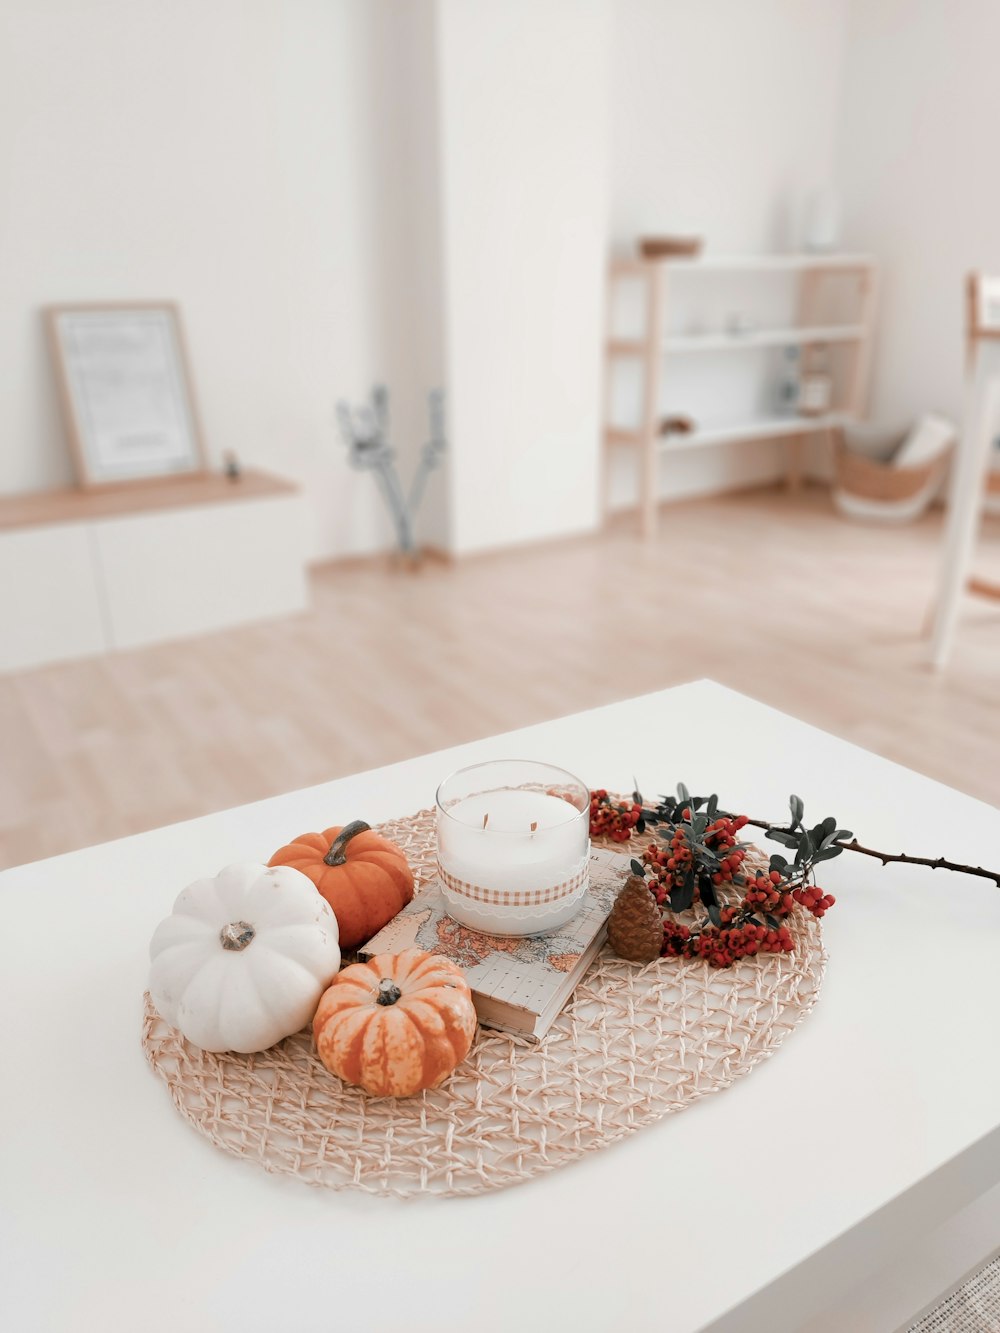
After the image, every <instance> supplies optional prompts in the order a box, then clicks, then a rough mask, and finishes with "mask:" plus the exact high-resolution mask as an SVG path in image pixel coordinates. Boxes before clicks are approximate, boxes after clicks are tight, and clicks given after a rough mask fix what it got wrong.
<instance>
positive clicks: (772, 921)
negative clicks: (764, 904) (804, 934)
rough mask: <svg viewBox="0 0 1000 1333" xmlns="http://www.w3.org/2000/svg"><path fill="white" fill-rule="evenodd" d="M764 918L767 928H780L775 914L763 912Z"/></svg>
mask: <svg viewBox="0 0 1000 1333" xmlns="http://www.w3.org/2000/svg"><path fill="white" fill-rule="evenodd" d="M764 920H765V921H766V922H767V928H768V930H780V929H781V922H780V921H779V920H778V918H777V917H776V916H772V915H771V913H770V912H765V913H764Z"/></svg>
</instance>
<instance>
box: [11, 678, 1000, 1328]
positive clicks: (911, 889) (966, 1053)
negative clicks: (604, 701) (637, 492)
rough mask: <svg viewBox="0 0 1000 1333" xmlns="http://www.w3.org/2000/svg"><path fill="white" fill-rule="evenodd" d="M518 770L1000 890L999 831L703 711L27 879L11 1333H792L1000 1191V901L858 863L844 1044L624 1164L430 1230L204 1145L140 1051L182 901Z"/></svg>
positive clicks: (414, 1212)
mask: <svg viewBox="0 0 1000 1333" xmlns="http://www.w3.org/2000/svg"><path fill="white" fill-rule="evenodd" d="M858 707H859V710H860V709H863V707H864V702H863V701H862V700H859V701H858ZM919 725H920V722H919V718H915V719H914V726H919ZM501 756H517V757H523V758H535V759H544V760H549V761H551V762H553V763H557V764H561V765H564V766H565V767H567V768H569V769H570V770H572V771H574V772H576V773H578V774H579V775H580V776H581V777H583V778H584V779H585V780H587V781H589V782H590V784H591V785H601V786H606V787H608V788H625V789H630V788H631V782H632V775H633V773H634V774H636V776H637V777H638V779H639V782H640V784H641V785H643V787H644V790H645V792H646V794H647V795H651V794H653V793H655V792H656V791H657V790H661V789H664V788H669V787H671V786H672V785H673V784H674V783H675V782H676V781H677V780H678V779H680V780H683V781H685V782H687V783H688V785H689V786H690V787H691V788H693V789H698V790H705V791H707V790H710V789H713V790H718V791H719V793H720V796H721V799H722V801H723V803H724V804H725V805H726V806H727V807H728V808H731V809H738V810H746V811H747V812H748V813H749V814H751V815H754V816H757V817H771V818H776V819H777V818H780V817H781V816H782V815H783V813H784V811H785V809H786V800H787V796H788V793H789V791H791V790H794V791H796V792H798V793H799V794H800V795H801V796H803V798H804V799H805V802H806V816H807V818H808V817H810V816H812V817H813V818H815V819H819V818H822V817H823V816H825V815H826V814H835V815H837V817H838V818H839V820H840V822H841V823H842V824H846V826H847V827H849V828H853V829H854V830H855V831H856V832H857V833H858V834H859V835H860V836H862V840H865V839H867V841H868V842H869V843H870V844H872V845H875V846H879V847H883V848H886V849H888V850H900V849H905V850H907V851H911V852H915V853H924V854H938V853H946V854H947V853H950V854H952V855H953V856H956V857H957V858H958V859H968V860H969V861H972V862H974V863H980V864H986V865H996V864H998V863H1000V813H998V812H997V811H995V810H993V809H992V808H990V807H988V806H985V805H983V804H981V803H980V802H977V801H974V800H972V799H970V798H969V797H966V796H962V795H960V794H959V793H957V792H955V791H952V790H950V789H948V788H945V787H942V786H940V785H939V784H937V783H934V782H932V781H930V780H929V779H927V778H924V777H921V776H919V775H917V774H915V773H912V772H910V771H908V770H906V769H903V768H900V767H898V766H897V765H894V764H891V763H889V762H888V761H886V760H883V759H880V758H877V757H875V756H873V755H870V754H868V753H866V752H865V751H863V750H860V749H858V748H856V747H855V746H852V745H849V744H847V743H845V742H843V741H840V740H836V739H834V738H833V737H831V736H828V735H826V734H824V733H823V732H820V731H817V730H815V729H814V728H812V727H808V726H806V725H804V724H802V723H800V722H797V721H794V720H793V719H791V718H788V717H786V716H784V715H783V714H781V713H778V712H776V711H774V710H772V709H770V708H766V707H764V706H762V705H760V704H757V703H754V702H752V701H751V700H749V699H746V698H744V697H742V696H741V695H738V694H735V693H733V692H731V691H729V690H726V689H723V688H722V687H720V686H718V685H715V684H712V683H710V682H705V681H702V682H698V683H697V684H693V685H687V686H682V687H679V688H677V689H672V690H666V691H663V692H662V693H659V694H653V695H648V696H646V697H645V698H641V699H633V700H629V701H626V702H623V703H620V704H613V705H610V706H608V707H606V708H600V709H596V710H593V711H592V712H589V713H581V714H578V715H576V716H574V717H566V718H562V719H559V720H557V721H554V722H549V723H544V724H542V725H540V726H535V727H529V728H526V729H525V730H522V731H517V732H512V733H509V734H508V735H506V736H500V737H496V738H493V739H491V740H485V741H481V742H476V743H473V744H470V745H465V746H460V747H457V748H456V749H453V750H448V751H442V752H440V753H437V754H434V755H428V756H425V757H423V758H419V759H415V760H412V761H409V762H406V763H402V764H396V765H393V766H392V767H389V768H383V769H378V770H374V771H371V772H368V773H363V774H361V775H359V776H357V777H352V778H345V779H343V780H340V781H336V782H331V783H328V784H325V785H323V786H318V787H313V788H310V789H308V790H304V791H300V792H295V793H292V794H290V795H287V796H281V797H276V798H274V799H272V800H267V801H263V802H260V803H258V804H255V805H248V806H244V807H242V808H240V809H235V810H229V811H225V812H223V813H220V814H216V815H209V816H206V817H205V818H202V819H196V820H192V821H190V822H188V823H185V824H178V825H174V826H173V827H170V828H164V829H158V830H155V831H153V832H151V833H145V834H140V835H137V836H135V837H131V838H125V839H122V840H121V841H119V842H114V843H108V844H106V845H104V846H100V847H92V848H88V849H86V850H84V851H79V852H72V853H69V854H67V855H65V856H59V857H54V858H52V859H51V860H48V861H42V862H38V863H36V864H33V865H28V866H23V867H19V868H17V869H14V870H10V871H8V872H6V873H5V874H4V875H3V876H0V895H2V897H0V922H2V926H0V1014H2V1021H3V1056H4V1059H3V1064H2V1075H0V1077H2V1087H0V1327H3V1328H5V1329H10V1330H18V1333H28V1331H29V1330H41V1329H45V1330H73V1331H74V1333H77V1331H83V1330H100V1333H117V1330H122V1331H123V1333H125V1331H126V1330H127V1331H128V1333H134V1330H138V1329H142V1330H145V1331H146V1333H157V1331H159V1330H164V1331H166V1330H170V1333H181V1330H184V1333H200V1331H201V1330H229V1329H233V1330H237V1329H239V1330H258V1329H259V1330H278V1329H282V1330H284V1329H288V1330H294V1331H295V1333H311V1331H312V1330H324V1331H326V1330H334V1329H342V1328H348V1327H353V1326H355V1325H354V1321H356V1320H357V1321H360V1320H365V1321H366V1322H368V1323H370V1324H371V1325H372V1326H377V1327H378V1328H379V1329H404V1328H405V1329H406V1330H407V1331H408V1333H421V1331H422V1330H434V1333H441V1330H443V1329H446V1330H463V1331H464V1330H471V1329H476V1330H483V1331H484V1333H486V1331H492V1330H498V1331H499V1330H505V1331H506V1330H510V1329H514V1328H517V1329H518V1330H521V1331H522V1333H527V1331H529V1330H535V1329H546V1330H562V1329H566V1330H570V1329H573V1330H606V1329H619V1328H621V1329H624V1328H626V1327H627V1328H629V1329H664V1330H669V1331H670V1333H687V1330H693V1329H700V1328H704V1327H707V1326H708V1325H710V1324H712V1322H713V1321H715V1320H722V1322H721V1323H720V1325H719V1327H720V1328H725V1329H726V1330H729V1329H737V1328H739V1329H753V1330H755V1331H757V1333H763V1331H764V1330H767V1331H768V1333H777V1331H778V1330H781V1329H794V1328H796V1327H797V1325H798V1323H799V1320H800V1319H802V1318H805V1316H806V1315H807V1314H808V1313H809V1312H810V1311H811V1310H813V1309H814V1308H816V1307H818V1306H822V1304H823V1303H824V1301H826V1300H827V1299H828V1298H831V1294H832V1293H836V1292H837V1291H838V1290H843V1288H844V1287H845V1286H846V1285H848V1284H850V1283H852V1282H854V1281H855V1280H858V1279H859V1278H861V1277H863V1276H864V1274H865V1273H866V1272H867V1271H868V1270H869V1269H871V1268H872V1267H873V1266H875V1265H876V1264H878V1263H881V1262H882V1261H883V1260H884V1259H885V1258H887V1257H888V1256H889V1255H890V1254H891V1253H892V1252H893V1251H894V1250H895V1249H897V1248H898V1247H899V1246H901V1245H902V1244H903V1243H905V1241H906V1239H907V1237H908V1236H911V1235H913V1234H916V1233H917V1232H919V1231H922V1230H923V1229H925V1228H928V1227H930V1226H931V1225H933V1224H935V1223H936V1222H938V1221H940V1220H941V1219H942V1218H943V1217H944V1216H945V1215H947V1214H948V1213H949V1212H950V1211H952V1210H953V1209H955V1208H957V1207H958V1206H959V1205H961V1204H962V1203H964V1202H965V1201H966V1200H967V1199H968V1198H971V1197H974V1196H975V1195H977V1194H978V1193H980V1192H981V1191H983V1190H985V1189H987V1188H988V1187H989V1186H990V1185H992V1184H993V1183H995V1182H996V1181H997V1180H998V1179H1000V1128H998V1127H1000V1060H998V1059H997V1055H996V1031H997V1015H998V1012H1000V969H998V966H997V958H998V953H1000V890H997V889H995V888H992V887H991V886H990V885H989V884H988V883H985V882H979V881H976V880H972V879H967V878H963V877H959V876H957V875H951V874H947V873H945V872H941V871H938V872H933V871H930V870H922V869H918V868H911V867H901V866H891V867H889V868H887V869H885V870H883V869H880V867H879V865H878V863H876V862H871V861H869V860H867V859H866V858H863V857H858V856H855V855H851V854H848V853H845V854H844V855H843V856H841V857H840V858H839V859H838V860H836V861H834V862H832V863H831V864H830V865H829V866H827V867H824V872H825V873H824V875H823V883H824V887H826V888H828V889H829V890H830V891H831V892H833V893H835V894H836V895H837V897H838V900H839V901H838V904H837V907H836V908H835V909H834V910H833V911H832V912H831V913H830V914H829V915H828V916H827V918H826V921H825V923H824V927H825V934H826V939H827V942H828V947H829V952H830V967H829V972H828V975H827V980H826V983H825V986H824V989H823V992H822V995H821V997H820V1001H819V1004H818V1006H817V1008H816V1010H815V1011H814V1013H813V1014H812V1015H811V1016H810V1017H809V1018H808V1019H807V1020H806V1022H805V1023H804V1024H803V1026H802V1027H801V1028H800V1029H799V1030H798V1031H797V1032H796V1033H795V1034H793V1036H792V1037H791V1038H790V1039H789V1040H788V1041H787V1042H786V1044H785V1045H784V1046H783V1047H782V1048H781V1049H780V1050H779V1051H778V1053H777V1054H776V1055H775V1056H774V1058H773V1059H771V1060H770V1061H768V1062H766V1063H764V1064H763V1065H761V1066H759V1067H758V1068H757V1069H755V1070H754V1071H753V1072H752V1073H751V1074H750V1075H749V1076H748V1077H747V1078H745V1079H743V1080H742V1081H740V1082H739V1083H737V1084H736V1085H735V1086H734V1087H732V1088H730V1089H728V1090H727V1091H725V1092H723V1093H722V1094H720V1095H717V1096H714V1097H709V1098H706V1099H705V1100H703V1101H702V1102H699V1103H698V1104H696V1105H695V1106H693V1107H691V1108H689V1109H688V1110H687V1111H685V1112H684V1113H683V1114H682V1115H678V1116H670V1117H668V1118H667V1119H666V1120H664V1121H663V1122H661V1123H660V1124H659V1125H657V1126H654V1127H652V1128H649V1129H645V1130H643V1131H641V1132H640V1133H638V1134H637V1135H635V1136H633V1137H632V1138H631V1139H630V1140H628V1141H627V1142H625V1143H623V1144H620V1145H618V1146H616V1147H614V1148H611V1149H609V1150H607V1151H604V1152H600V1153H597V1154H594V1155H592V1156H590V1157H588V1158H587V1159H586V1160H583V1161H581V1162H578V1163H576V1164H575V1165H572V1166H570V1167H567V1168H564V1169H563V1170H560V1171H557V1172H556V1173H554V1174H553V1175H550V1176H546V1177H543V1178H541V1179H538V1180H535V1181H533V1182H530V1183H528V1184H526V1185H522V1186H519V1187H518V1188H516V1189H512V1190H508V1191H505V1192H502V1193H498V1194H492V1195H484V1196H481V1197H478V1198H475V1199H466V1200H458V1201H455V1200H451V1201H437V1200H428V1201H415V1202H409V1203H405V1204H403V1203H398V1202H396V1201H392V1200H385V1199H373V1198H368V1197H365V1196H361V1195H356V1194H351V1193H340V1194H337V1193H333V1192H328V1191H324V1190H318V1189H310V1188H308V1187H306V1186H305V1185H303V1184H301V1183H299V1182H298V1181H295V1180H292V1179H287V1178H283V1177H275V1176H269V1175H267V1174H265V1173H264V1172H263V1171H262V1170H260V1169H259V1168H257V1167H256V1166H254V1165H253V1164H251V1163H249V1162H239V1161H236V1160H234V1159H232V1158H229V1157H227V1156H225V1155H224V1154H222V1153H221V1152H219V1151H218V1150H216V1149H215V1148H213V1147H212V1146H211V1145H210V1144H209V1143H208V1142H207V1141H206V1140H204V1139H202V1138H201V1137H200V1136H199V1135H198V1134H197V1133H196V1132H194V1131H193V1130H192V1129H191V1128H190V1127H189V1126H188V1125H187V1124H186V1123H185V1122H184V1121H183V1120H182V1119H181V1117H180V1116H179V1115H178V1114H177V1113H176V1111H175V1110H174V1108H173V1106H172V1104H171V1103H170V1100H169V1098H168V1095H167V1093H166V1090H165V1089H164V1087H163V1085H162V1084H161V1083H160V1082H159V1080H158V1079H157V1078H156V1077H155V1076H154V1075H153V1074H152V1073H151V1072H150V1071H149V1069H148V1068H147V1066H146V1063H145V1061H144V1059H143V1056H142V1052H141V1049H140V1045H139V1027H140V1011H141V996H142V992H143V989H144V986H145V981H146V971H147V953H146V949H147V942H148V939H149V936H150V935H151V933H152V931H153V928H154V926H155V925H156V923H157V921H158V920H159V919H160V917H161V916H163V915H164V914H165V913H166V912H167V911H168V910H169V908H170V905H171V903H172V901H173V898H174V896H175V894H176V893H177V892H178V890H179V889H180V888H182V887H183V886H184V885H185V884H187V883H188V882H189V881H190V880H192V879H194V878H196V877H198V876H201V875H204V874H206V873H214V872H215V871H216V870H217V869H219V868H220V867H221V866H222V865H224V864H226V863H228V862H230V861H234V860H252V859H260V860H266V859H267V857H268V855H269V854H270V853H271V852H272V851H273V850H274V848H275V847H277V846H278V845H279V844H280V843H282V842H284V841H286V840H287V839H288V838H289V837H291V836H293V835H295V834H297V833H299V832H301V831H303V830H305V829H309V828H322V827H324V826H326V825H329V824H333V823H342V822H346V821H347V820H349V819H352V818H356V817H364V818H366V819H368V820H370V821H372V822H376V821H378V820H380V819H384V818H387V817H390V816H394V815H401V814H405V813H409V812H411V811H413V810H416V809H418V808H420V807H421V806H425V805H427V804H429V803H431V801H432V799H433V792H434V788H435V785H436V783H437V782H438V781H439V779H440V778H441V777H442V776H443V775H444V774H446V773H447V772H448V771H450V770H451V769H453V768H455V767H458V766H460V765H462V764H468V763H472V762H476V761H478V760H482V759H487V758H490V757H501ZM995 1239H996V1238H994V1240H995ZM987 1248H989V1241H988V1240H987V1241H985V1243H984V1252H985V1250H986V1249H987ZM727 1312H728V1313H727ZM723 1316H725V1318H724V1319H723Z"/></svg>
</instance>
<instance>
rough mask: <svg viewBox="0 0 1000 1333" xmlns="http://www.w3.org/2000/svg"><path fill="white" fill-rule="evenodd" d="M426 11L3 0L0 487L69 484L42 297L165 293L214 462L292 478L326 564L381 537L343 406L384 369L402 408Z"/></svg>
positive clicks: (411, 392) (407, 403) (298, 4)
mask: <svg viewBox="0 0 1000 1333" xmlns="http://www.w3.org/2000/svg"><path fill="white" fill-rule="evenodd" d="M428 9H429V6H428V3H426V0H420V2H419V3H418V2H414V3H412V4H410V3H403V0H395V3H394V2H393V0H295V3H285V2H283V0H252V2H251V3H248V2H247V0H170V3H169V4H164V3H162V2H161V0H30V2H29V0H0V365H2V366H3V372H4V373H3V376H2V377H0V491H18V490H32V489H39V488H44V487H47V486H53V485H58V484H64V483H67V482H68V481H69V480H70V469H69V464H68V459H67V454H66V448H65V444H64V439H63V434H62V426H61V422H60V420H59V418H58V414H57V411H56V408H55V401H54V395H53V389H52V379H51V372H50V368H49V364H48V360H47V356H46V352H45V348H44V345H43V341H42V335H41V330H40V322H39V318H38V309H39V307H40V306H41V305H43V304H45V303H46V302H59V301H74V300H76V301H86V300H101V299H114V298H121V299H130V298H136V299H142V298H160V297H168V298H173V299H176V300H177V301H179V302H180V304H181V306H182V309H183V313H184V316H185V322H186V329H187V333H188V338H189V342H190V346H191V351H192V357H193V363H194V378H195V390H196V393H197V395H198V398H199V403H200V407H201V410H202V415H203V418H204V423H205V430H206V435H207V441H208V446H209V449H210V452H211V454H212V456H213V458H214V460H216V461H218V459H219V458H220V456H221V453H222V451H223V450H225V449H230V448H232V449H235V450H236V451H237V452H238V453H239V455H240V456H241V458H243V459H244V461H245V462H246V463H248V464H256V465H258V466H262V467H267V468H271V469H273V470H274V471H276V472H280V473H283V474H285V475H289V476H293V477H298V478H300V479H301V480H302V481H303V482H305V483H306V485H307V486H308V488H309V491H310V495H311V498H312V501H313V513H314V516H315V531H314V534H313V540H312V550H313V552H314V554H316V555H319V556H322V555H333V554H338V553H342V552H347V551H352V552H356V551H364V550H370V549H373V548H376V547H379V546H381V545H383V544H384V542H385V539H386V536H387V533H388V527H387V524H386V523H385V521H384V518H383V515H382V512H381V508H380V506H379V504H378V500H377V497H376V495H375V492H374V488H373V486H372V483H371V479H370V478H369V477H366V476H361V475H358V474H356V473H353V472H351V471H350V470H349V469H348V468H347V467H346V465H345V463H344V460H343V450H342V448H341V445H340V443H339V440H338V438H337V436H336V434H335V429H334V426H335V423H334V415H333V404H334V401H335V399H336V398H337V397H339V396H347V397H350V398H352V399H358V398H360V397H361V396H362V395H364V394H366V393H367V392H368V389H369V388H370V386H371V384H372V382H373V381H374V380H375V379H377V378H379V377H389V378H390V383H392V382H393V372H396V383H395V384H394V387H395V388H396V389H397V390H398V391H399V393H400V398H401V400H402V401H401V406H402V409H403V416H404V418H405V421H406V423H407V424H409V422H410V421H411V419H412V417H413V414H414V407H413V402H414V400H415V399H416V397H417V393H416V391H415V388H414V385H413V383H411V382H410V381H409V380H407V381H406V383H405V384H403V383H400V382H399V379H398V376H399V366H400V361H401V360H402V359H403V358H401V356H400V354H399V351H398V348H399V340H400V337H404V336H405V337H406V338H410V339H416V338H418V337H419V332H420V330H419V327H417V326H416V325H415V324H414V320H413V318H412V316H411V306H410V304H409V303H411V302H412V300H413V299H415V298H414V296H413V292H412V291H411V290H409V289H408V288H407V286H406V282H405V281H404V280H401V278H400V273H401V272H403V273H404V274H405V271H406V265H405V263H403V262H402V261H401V258H400V256H401V253H402V252H403V250H404V249H405V247H406V246H407V244H408V241H407V239H406V236H405V227H406V212H407V210H406V209H405V208H402V207H400V189H401V185H400V182H401V181H403V180H405V179H406V178H407V172H408V171H409V167H408V161H409V158H408V154H409V153H410V152H411V150H412V148H413V144H412V137H411V136H412V134H417V133H419V132H420V126H421V124H423V123H424V120H426V116H425V117H424V120H421V118H420V117H419V116H418V117H417V120H416V122H415V123H414V124H411V123H410V120H409V118H408V117H407V115H406V113H405V111H404V109H403V108H402V106H401V104H400V103H398V102H396V101H394V100H393V97H394V88H393V83H392V69H393V67H394V66H395V67H396V68H397V69H398V67H399V64H400V59H399V52H400V50H401V49H403V48H404V47H405V46H406V45H407V43H408V41H409V39H410V37H412V35H413V34H412V28H413V25H414V24H415V23H416V22H417V21H418V16H419V12H420V11H427V10H428ZM428 49H429V47H428ZM404 63H405V62H404ZM414 68H416V66H414ZM403 306H405V307H406V312H405V314H404V315H403V316H402V317H401V315H400V310H401V308H402V307H403ZM390 329H391V330H392V331H391V332H390V331H389V330H390ZM404 329H405V333H404V332H403V330H404ZM438 345H439V344H438ZM422 355H425V356H426V357H427V358H428V364H426V365H424V364H421V365H420V366H419V367H416V368H415V370H414V372H413V373H414V375H416V374H417V373H420V374H423V373H426V374H428V375H429V374H431V373H432V372H433V371H434V369H435V367H434V364H433V363H434V355H433V351H431V352H430V353H426V352H425V353H424V354H422Z"/></svg>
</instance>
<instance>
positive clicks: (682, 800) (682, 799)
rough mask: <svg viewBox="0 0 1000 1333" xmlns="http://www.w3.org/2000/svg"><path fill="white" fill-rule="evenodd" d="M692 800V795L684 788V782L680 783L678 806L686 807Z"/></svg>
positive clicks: (678, 786) (678, 787)
mask: <svg viewBox="0 0 1000 1333" xmlns="http://www.w3.org/2000/svg"><path fill="white" fill-rule="evenodd" d="M690 799H691V793H690V792H689V791H688V789H687V787H685V786H684V783H683V782H678V784H677V804H678V805H686V804H687V803H688V801H690Z"/></svg>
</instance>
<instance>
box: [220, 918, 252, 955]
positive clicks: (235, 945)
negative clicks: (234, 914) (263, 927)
mask: <svg viewBox="0 0 1000 1333" xmlns="http://www.w3.org/2000/svg"><path fill="white" fill-rule="evenodd" d="M256 934H257V932H256V931H255V930H254V928H253V926H251V924H250V922H249V921H230V922H229V924H228V925H226V926H223V927H222V929H221V930H220V931H219V939H220V940H221V941H222V947H223V948H224V949H231V950H232V951H233V952H234V953H239V951H240V950H241V949H245V948H246V947H247V945H248V944H249V943H250V942H251V941H252V940H253V937H254V936H255V935H256Z"/></svg>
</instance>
